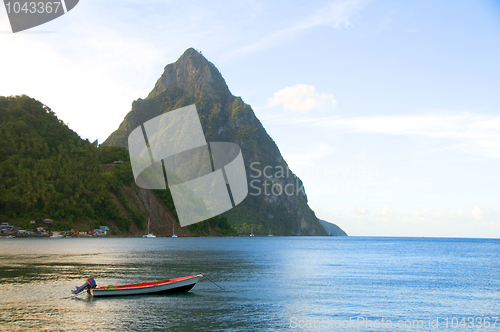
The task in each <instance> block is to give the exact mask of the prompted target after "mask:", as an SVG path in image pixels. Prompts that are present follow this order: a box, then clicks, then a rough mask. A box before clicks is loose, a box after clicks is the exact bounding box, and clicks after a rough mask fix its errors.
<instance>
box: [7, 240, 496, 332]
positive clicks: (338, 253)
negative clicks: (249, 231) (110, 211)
mask: <svg viewBox="0 0 500 332" xmlns="http://www.w3.org/2000/svg"><path fill="white" fill-rule="evenodd" d="M198 272H204V273H206V274H207V276H208V277H209V278H210V279H212V280H214V281H215V282H216V283H217V284H219V285H220V286H222V287H223V288H225V289H226V291H225V292H224V291H222V290H220V289H219V288H217V287H216V286H215V285H214V284H212V283H211V282H210V281H209V280H208V279H205V280H203V281H200V282H199V283H198V284H197V285H196V286H195V287H194V288H193V289H192V290H191V291H190V292H189V293H185V294H178V295H149V296H135V297H117V298H99V299H93V300H92V299H89V298H87V295H86V294H85V295H80V296H79V297H73V298H72V297H70V295H71V294H70V290H71V289H72V288H73V287H74V286H76V285H81V284H83V283H84V281H85V278H86V277H89V276H91V277H94V278H95V279H96V281H97V284H98V285H108V284H113V283H129V282H142V281H152V280H160V279H166V278H173V277H180V276H186V275H191V274H194V273H198ZM0 294H1V296H0V329H1V330H8V331H15V330H20V331H21V330H23V331H24V330H37V331H38V330H50V331H59V330H60V331H83V330H91V331H166V330H169V331H198V330H207V331H277V330H287V331H295V330H302V331H305V330H312V331H332V330H338V331H500V318H499V319H498V321H497V322H496V326H493V324H494V321H495V319H494V318H492V317H500V240H487V239H437V238H431V239H427V238H365V237H347V238H345V237H343V238H340V237H339V238H336V237H262V238H259V237H255V238H250V237H245V238H177V239H172V238H156V239H143V238H100V239H97V238H75V239H73V238H68V239H2V240H0ZM67 297H70V298H67ZM488 317H489V319H486V318H488ZM462 318H465V319H464V320H462ZM436 319H437V320H436ZM389 321H390V323H391V324H390V325H389ZM436 323H437V328H436ZM355 324H356V325H355ZM429 324H430V326H429ZM446 324H448V327H446ZM480 325H481V326H480ZM485 325H489V327H485ZM370 326H371V327H370Z"/></svg>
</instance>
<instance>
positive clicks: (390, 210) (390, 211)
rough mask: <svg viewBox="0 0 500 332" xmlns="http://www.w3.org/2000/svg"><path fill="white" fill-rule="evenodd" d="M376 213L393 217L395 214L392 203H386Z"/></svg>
mask: <svg viewBox="0 0 500 332" xmlns="http://www.w3.org/2000/svg"><path fill="white" fill-rule="evenodd" d="M375 214H377V215H379V216H381V217H384V218H391V217H393V216H394V209H393V208H392V207H391V206H390V205H384V207H383V208H382V210H380V211H377V212H375Z"/></svg>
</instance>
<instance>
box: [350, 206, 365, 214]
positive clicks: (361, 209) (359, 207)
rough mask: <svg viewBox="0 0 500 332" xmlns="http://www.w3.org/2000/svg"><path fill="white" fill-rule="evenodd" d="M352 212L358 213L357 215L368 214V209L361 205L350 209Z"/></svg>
mask: <svg viewBox="0 0 500 332" xmlns="http://www.w3.org/2000/svg"><path fill="white" fill-rule="evenodd" d="M352 213H354V214H358V215H365V214H368V209H366V208H362V207H361V206H356V207H355V208H354V210H352Z"/></svg>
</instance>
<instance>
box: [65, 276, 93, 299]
mask: <svg viewBox="0 0 500 332" xmlns="http://www.w3.org/2000/svg"><path fill="white" fill-rule="evenodd" d="M96 286H97V284H96V282H95V280H94V278H88V279H87V281H86V282H85V284H83V285H81V286H80V287H76V289H74V290H72V291H71V292H72V293H73V294H75V295H76V294H80V293H81V292H83V291H84V290H87V292H88V293H90V290H91V289H93V288H96Z"/></svg>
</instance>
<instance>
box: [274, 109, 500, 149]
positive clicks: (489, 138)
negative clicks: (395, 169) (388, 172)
mask: <svg viewBox="0 0 500 332" xmlns="http://www.w3.org/2000/svg"><path fill="white" fill-rule="evenodd" d="M270 122H272V123H273V124H289V125H301V126H304V125H309V126H310V127H314V128H316V129H321V128H338V129H341V130H346V131H348V132H353V133H367V134H382V135H398V136H403V135H405V136H413V137H425V138H431V139H434V140H437V139H446V140H448V141H447V142H446V143H445V145H443V147H442V148H441V150H445V149H448V150H454V151H457V152H461V153H468V154H476V155H481V156H485V157H488V158H494V159H500V117H499V116H491V115H485V114H474V113H450V112H446V113H445V112H439V113H437V114H424V115H408V116H363V117H350V118H349V117H340V116H333V117H318V118H291V117H289V116H288V117H286V116H282V117H281V118H277V117H276V118H274V119H271V121H270ZM450 140H451V143H450Z"/></svg>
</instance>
